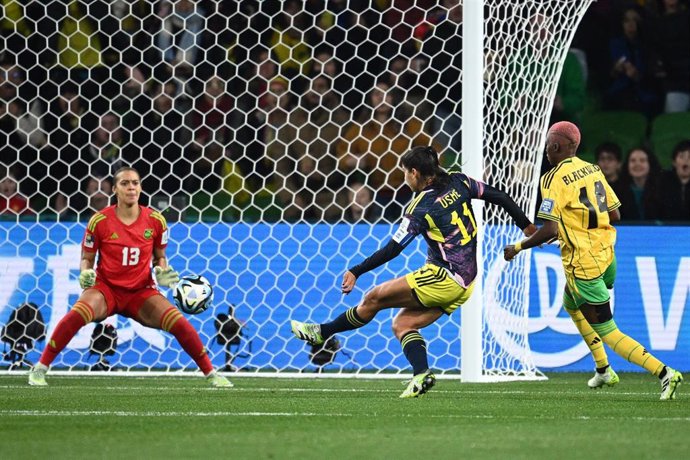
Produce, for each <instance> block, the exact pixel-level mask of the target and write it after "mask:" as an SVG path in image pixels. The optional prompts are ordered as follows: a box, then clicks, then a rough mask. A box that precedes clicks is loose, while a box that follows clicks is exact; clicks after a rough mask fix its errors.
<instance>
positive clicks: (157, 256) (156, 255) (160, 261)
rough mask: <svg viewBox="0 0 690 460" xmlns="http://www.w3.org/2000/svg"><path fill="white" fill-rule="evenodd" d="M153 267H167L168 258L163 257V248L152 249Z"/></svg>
mask: <svg viewBox="0 0 690 460" xmlns="http://www.w3.org/2000/svg"><path fill="white" fill-rule="evenodd" d="M152 262H153V267H154V268H155V267H160V268H166V267H167V266H168V258H167V257H166V255H165V248H155V247H154V248H153V259H152Z"/></svg>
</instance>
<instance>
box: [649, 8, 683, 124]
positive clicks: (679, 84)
mask: <svg viewBox="0 0 690 460" xmlns="http://www.w3.org/2000/svg"><path fill="white" fill-rule="evenodd" d="M660 3H661V5H662V6H661V12H660V14H659V16H658V17H657V18H656V21H655V27H654V34H653V37H654V42H655V49H656V52H657V54H658V57H659V65H660V68H661V69H660V70H661V77H662V78H661V81H662V85H663V91H664V93H665V103H664V111H665V112H667V113H668V112H685V111H687V110H690V13H688V10H687V8H686V6H685V5H683V4H682V3H681V2H680V0H662V1H661V2H660Z"/></svg>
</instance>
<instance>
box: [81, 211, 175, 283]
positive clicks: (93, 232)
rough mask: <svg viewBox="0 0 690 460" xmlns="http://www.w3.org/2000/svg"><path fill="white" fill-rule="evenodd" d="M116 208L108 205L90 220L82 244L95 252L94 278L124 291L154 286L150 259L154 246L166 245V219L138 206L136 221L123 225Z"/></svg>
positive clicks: (85, 249) (157, 213) (156, 212)
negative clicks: (96, 257) (96, 253)
mask: <svg viewBox="0 0 690 460" xmlns="http://www.w3.org/2000/svg"><path fill="white" fill-rule="evenodd" d="M115 207H116V206H115V205H113V206H108V207H107V208H105V209H103V210H102V211H100V212H97V213H96V214H94V215H93V216H92V217H91V220H89V224H88V225H87V227H86V232H85V233H84V239H83V240H82V243H81V247H82V249H83V250H84V251H87V252H96V251H98V259H97V262H96V277H97V278H98V279H100V280H102V281H105V282H106V283H107V284H110V285H112V286H116V287H122V288H127V289H141V288H144V287H149V286H155V283H154V281H153V276H152V274H151V258H152V256H153V248H154V247H155V248H164V247H165V246H166V245H167V244H168V225H167V223H166V222H165V217H163V216H162V215H161V214H160V213H159V212H158V211H154V210H153V209H151V208H148V207H146V206H139V208H140V209H141V213H140V214H139V217H138V218H137V220H136V221H134V222H133V223H132V224H130V225H125V224H124V223H123V222H122V221H121V220H120V219H119V218H118V217H117V215H116V214H115Z"/></svg>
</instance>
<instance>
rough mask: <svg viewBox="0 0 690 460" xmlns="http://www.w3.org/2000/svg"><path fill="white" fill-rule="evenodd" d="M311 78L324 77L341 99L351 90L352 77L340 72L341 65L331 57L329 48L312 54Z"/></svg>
mask: <svg viewBox="0 0 690 460" xmlns="http://www.w3.org/2000/svg"><path fill="white" fill-rule="evenodd" d="M311 75H312V78H313V77H314V76H315V75H324V76H325V77H326V78H328V80H329V85H330V87H331V88H332V89H333V90H334V91H335V92H337V93H338V97H341V98H342V96H343V95H344V94H345V93H347V92H348V91H350V90H351V89H352V85H353V80H352V77H350V76H349V75H347V74H346V73H345V72H343V71H342V65H341V64H340V62H339V61H338V60H337V59H336V58H335V57H334V56H333V52H332V51H331V49H330V47H322V48H320V49H318V50H317V51H316V53H315V54H314V59H313V60H312V73H311Z"/></svg>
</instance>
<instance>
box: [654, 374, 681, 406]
mask: <svg viewBox="0 0 690 460" xmlns="http://www.w3.org/2000/svg"><path fill="white" fill-rule="evenodd" d="M681 383H683V374H681V373H680V372H678V371H677V370H675V369H671V368H670V367H666V375H665V376H664V378H663V379H661V397H660V398H659V399H661V400H662V401H668V400H671V399H676V390H677V389H678V387H679V386H680V384H681Z"/></svg>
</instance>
